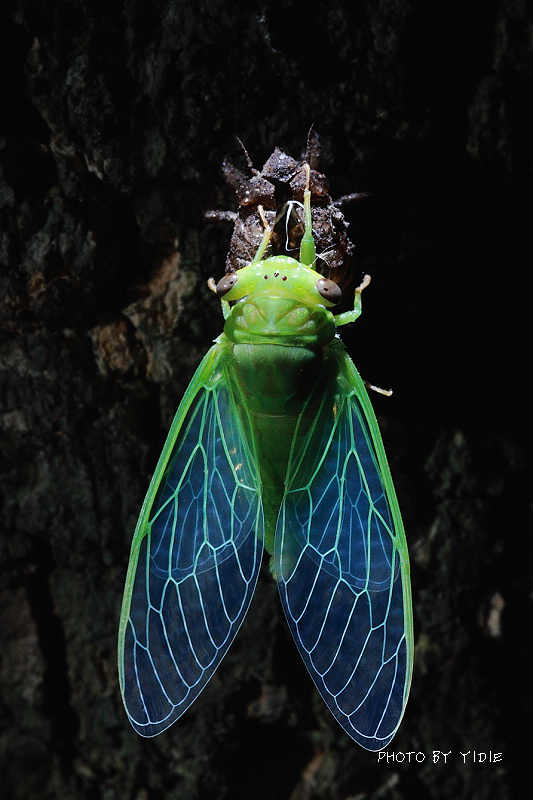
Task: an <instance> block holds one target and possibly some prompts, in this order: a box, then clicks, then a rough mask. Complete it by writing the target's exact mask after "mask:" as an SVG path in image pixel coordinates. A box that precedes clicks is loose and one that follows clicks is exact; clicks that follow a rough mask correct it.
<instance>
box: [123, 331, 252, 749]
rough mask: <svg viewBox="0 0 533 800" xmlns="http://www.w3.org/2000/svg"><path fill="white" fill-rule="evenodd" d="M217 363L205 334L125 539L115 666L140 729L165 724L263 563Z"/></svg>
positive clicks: (232, 412) (230, 627) (231, 399)
mask: <svg viewBox="0 0 533 800" xmlns="http://www.w3.org/2000/svg"><path fill="white" fill-rule="evenodd" d="M223 362H224V359H223V356H221V354H220V349H219V347H218V346H217V345H215V346H214V347H213V348H212V349H211V350H210V351H209V353H208V354H207V356H206V357H205V359H204V360H203V362H202V364H201V365H200V367H199V368H198V370H197V372H196V374H195V376H194V377H193V380H192V382H191V385H190V386H189V389H188V390H187V392H186V394H185V396H184V399H183V401H182V403H181V405H180V407H179V409H178V411H177V414H176V417H175V419H174V422H173V425H172V428H171V430H170V433H169V436H168V439H167V442H166V444H165V447H164V449H163V453H162V455H161V458H160V461H159V463H158V466H157V468H156V472H155V474H154V477H153V479H152V483H151V484H150V488H149V490H148V494H147V496H146V500H145V502H144V505H143V509H142V511H141V516H140V519H139V522H138V525H137V529H136V532H135V535H134V539H133V545H132V551H131V557H130V567H129V571H128V577H127V580H126V589H125V592H124V600H123V606H122V615H121V623H120V634H119V676H120V684H121V690H122V694H123V699H124V704H125V707H126V711H127V713H128V716H129V719H130V722H131V724H132V725H133V727H134V728H135V730H136V731H137V732H138V733H140V734H141V735H142V736H155V735H156V734H158V733H160V732H161V731H163V730H165V729H166V728H168V726H169V725H171V724H172V723H173V722H175V721H176V720H177V719H178V718H179V717H180V716H181V715H182V714H183V712H184V711H185V710H186V709H187V708H188V707H189V706H190V705H191V703H192V702H193V701H194V700H195V699H196V697H197V696H198V694H199V693H200V692H201V691H202V689H203V688H204V686H205V685H206V683H207V681H208V680H209V678H210V677H211V675H212V674H213V672H214V671H215V670H216V668H217V666H218V665H219V663H220V661H221V659H222V658H223V656H224V654H225V653H226V651H227V649H228V647H229V645H230V644H231V642H232V641H233V639H234V637H235V634H236V633H237V630H238V629H239V626H240V624H241V622H242V620H243V618H244V615H245V614H246V611H247V609H248V606H249V604H250V601H251V598H252V595H253V591H254V588H255V584H256V581H257V576H258V572H259V567H260V564H261V556H262V549H263V530H262V528H263V515H262V507H261V502H260V493H259V477H258V471H257V468H256V463H255V460H254V457H253V453H252V450H251V445H250V442H251V441H252V440H251V437H249V435H248V434H247V432H246V431H245V430H244V426H243V422H242V420H241V416H240V415H239V414H238V413H237V407H236V400H237V398H236V397H235V394H234V392H235V391H237V390H236V389H235V388H234V387H232V385H231V382H230V381H229V379H228V376H227V373H226V371H225V369H224V366H223ZM241 402H242V401H241Z"/></svg>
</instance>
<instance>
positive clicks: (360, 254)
mask: <svg viewBox="0 0 533 800" xmlns="http://www.w3.org/2000/svg"><path fill="white" fill-rule="evenodd" d="M0 13H1V16H2V18H1V20H0V40H1V41H0V60H1V61H0V63H1V71H0V95H1V98H0V169H1V170H2V180H1V183H0V215H1V216H0V219H1V229H0V261H1V262H2V264H3V267H2V277H1V288H0V317H1V321H0V333H1V344H0V347H1V352H0V368H1V372H0V376H1V378H0V380H1V384H0V397H1V406H2V408H1V417H0V423H1V437H2V439H1V453H0V465H1V477H0V484H1V489H2V511H1V526H2V531H1V540H0V570H1V573H0V631H1V632H0V636H1V644H0V679H1V696H0V784H1V790H0V791H1V794H2V797H3V798H6V800H19V799H22V798H24V800H26V799H27V798H28V797H32V798H39V799H40V798H43V799H46V800H59V798H61V799H64V798H68V799H69V800H78V799H80V800H81V798H83V799H84V800H85V799H87V800H115V799H116V800H204V799H209V800H210V799H211V798H213V800H218V798H221V799H222V798H230V799H231V800H325V798H328V800H355V799H356V798H357V800H363V799H364V800H367V799H368V800H370V798H374V799H375V800H377V798H380V800H400V799H403V798H405V800H407V799H408V800H419V799H421V800H432V799H433V798H453V799H454V800H461V798H465V800H466V799H467V798H468V800H482V799H483V800H485V799H487V800H488V799H489V798H490V800H493V799H494V800H496V799H497V800H503V798H522V797H523V798H525V797H529V796H530V777H529V772H530V763H529V762H530V753H529V748H528V745H527V742H528V741H530V738H529V737H530V727H531V724H530V723H531V715H532V702H531V701H532V696H531V674H532V669H533V658H532V652H533V651H532V648H531V637H532V624H531V622H532V608H531V598H532V588H533V587H532V569H531V564H532V563H533V560H532V555H533V553H532V537H531V500H532V497H531V486H532V474H531V473H532V459H531V455H532V452H531V450H532V448H531V414H530V413H529V412H530V409H531V395H530V390H529V389H528V388H527V385H528V383H529V380H530V375H529V373H530V370H531V354H530V351H529V347H528V346H529V344H530V340H531V322H530V319H531V285H532V281H531V271H532V264H531V253H532V232H533V224H532V192H531V186H532V142H533V124H532V123H533V77H532V70H531V68H532V54H533V45H532V39H533V22H532V17H531V15H530V12H529V11H528V6H527V4H526V3H525V2H521V1H520V0H498V1H496V0H473V1H472V2H468V3H464V2H447V3H443V2H441V1H440V0H351V1H350V2H349V1H348V0H328V2H324V1H323V0H319V2H315V3H309V2H302V1H301V0H283V2H281V1H280V0H264V2H261V3H253V2H245V0H232V2H227V0H226V1H225V2H224V1H223V0H199V1H198V2H196V3H192V2H186V0H149V1H148V0H105V2H104V0H101V1H99V0H10V1H8V2H3V3H2V9H1V12H0ZM311 123H314V125H315V127H316V129H317V131H318V132H319V134H320V136H321V141H322V144H323V146H324V159H323V162H322V170H323V171H324V172H325V173H326V175H327V176H328V177H329V179H330V182H331V194H332V195H333V196H334V197H338V196H340V195H341V194H345V193H347V192H355V191H369V192H371V193H372V197H371V199H369V200H368V201H366V202H365V203H364V204H358V205H356V206H354V207H353V208H352V209H348V210H347V215H348V218H349V220H350V223H351V226H350V236H351V238H352V240H353V241H354V242H355V244H356V247H357V249H356V264H355V269H356V277H357V276H359V275H360V274H361V273H362V272H364V271H366V272H369V273H371V275H372V278H373V280H372V284H371V287H370V288H369V289H368V290H367V291H366V292H365V295H364V314H363V317H362V318H361V319H360V320H359V321H358V322H357V323H356V324H355V325H353V326H351V329H350V330H348V331H346V332H344V331H343V338H344V340H345V341H346V343H347V345H348V348H349V351H350V353H351V355H352V357H353V359H354V361H355V363H356V365H357V366H358V368H359V369H360V371H361V373H362V375H363V377H365V378H366V379H368V380H371V381H372V382H374V383H377V384H378V385H381V386H384V387H389V386H392V387H393V388H394V395H393V397H392V398H391V399H387V398H383V397H379V396H377V395H373V396H372V401H373V403H374V406H375V408H376V412H377V414H378V416H379V419H380V422H381V425H382V429H383V433H384V439H385V444H386V447H387V450H388V454H389V459H390V462H391V468H392V471H393V474H394V477H395V482H396V485H397V489H398V493H399V499H400V504H401V506H402V509H403V512H404V517H405V523H406V529H407V536H408V541H409V545H410V550H411V557H412V581H413V592H414V609H415V637H416V660H415V671H414V677H413V687H412V693H411V699H410V701H409V704H408V707H407V712H406V715H405V718H404V721H403V724H402V726H401V728H400V731H399V732H398V734H397V736H396V738H395V739H394V740H393V742H392V743H391V745H390V746H389V748H388V753H389V754H392V753H395V754H401V753H403V754H406V753H409V752H412V753H413V754H414V753H417V754H419V755H418V759H419V760H418V762H416V761H415V760H414V758H415V757H414V755H412V756H411V763H409V761H408V758H409V757H408V756H406V755H404V760H403V761H399V760H394V761H393V760H389V762H388V763H387V761H386V760H385V759H382V760H381V761H380V760H378V755H377V754H371V753H367V752H365V751H363V750H361V749H360V748H359V747H357V746H356V745H355V744H354V743H353V742H352V741H351V740H349V739H348V737H347V736H346V735H345V734H344V733H343V732H342V731H341V729H340V728H339V727H338V726H337V724H336V723H335V721H334V720H333V718H332V717H331V716H330V714H329V712H328V711H327V709H326V707H325V705H324V704H323V703H322V701H321V700H320V699H319V698H318V695H317V694H316V692H315V690H314V689H313V687H312V683H311V680H310V678H309V677H308V676H307V673H306V671H305V668H304V667H303V665H302V663H301V661H300V659H299V656H298V655H297V652H296V649H295V647H294V646H293V644H292V641H291V639H290V634H289V632H288V629H287V627H286V625H285V622H284V619H283V618H282V611H281V607H280V604H279V601H278V598H277V596H276V588H275V585H274V583H273V581H272V580H271V579H270V578H269V576H268V574H267V573H266V572H265V573H264V574H262V575H261V577H260V582H259V585H258V589H257V592H256V598H255V600H254V602H253V604H252V607H251V610H250V612H249V614H248V618H247V620H246V622H245V624H244V626H243V628H242V630H241V632H240V633H239V636H238V637H237V639H236V641H235V643H234V645H233V646H232V648H231V650H230V652H229V654H228V655H227V657H226V659H225V660H224V662H223V663H222V666H221V667H220V668H219V670H218V672H217V673H216V675H215V677H214V678H213V680H212V681H211V683H210V684H209V685H208V687H207V688H206V689H205V691H204V692H203V694H202V695H201V696H200V698H199V699H198V701H197V702H196V703H195V705H194V706H193V708H191V710H190V711H189V712H188V713H187V714H186V715H185V716H184V717H183V718H182V719H181V720H180V721H179V722H178V723H177V724H176V725H175V726H174V727H173V728H172V729H170V730H169V731H168V732H166V733H164V734H163V735H161V736H160V737H158V738H156V739H153V740H142V739H141V738H139V737H138V736H137V735H136V734H135V733H134V732H133V730H132V729H131V728H130V726H129V724H128V722H127V720H126V717H125V714H124V711H123V709H122V705H121V700H120V695H119V689H118V684H117V675H116V654H115V649H116V633H117V623H118V615H119V608H120V602H121V595H122V587H123V581H124V577H125V573H126V566H127V562H128V553H129V546H130V541H131V536H132V532H133V529H134V525H135V521H136V517H137V514H138V512H139V509H140V505H141V503H142V499H143V497H144V493H145V491H146V488H147V485H148V481H149V478H150V475H151V471H152V470H153V468H154V466H155V463H156V460H157V457H158V454H159V451H160V449H161V446H162V444H163V441H164V438H165V434H166V431H167V429H168V426H169V424H170V421H171V419H172V415H173V413H174V411H175V409H176V407H177V405H178V402H179V400H180V397H181V394H182V392H183V391H184V389H185V387H186V385H187V383H188V381H189V379H190V377H191V375H192V373H193V370H194V368H195V366H196V365H197V364H198V362H199V360H200V358H201V356H202V355H203V353H204V352H205V351H206V350H207V348H208V347H209V345H210V343H211V340H212V339H213V338H214V337H215V336H216V335H218V333H220V331H221V329H222V317H221V313H220V308H219V303H218V301H217V299H216V297H215V296H214V295H213V294H212V293H211V292H210V291H209V290H208V289H207V287H206V281H207V279H208V278H209V277H210V276H214V277H216V278H219V277H221V275H222V273H223V269H224V261H225V255H226V251H227V248H228V244H229V239H230V234H231V228H230V227H228V228H224V227H221V226H220V225H216V224H214V223H212V222H206V221H205V220H204V219H203V214H204V212H205V211H206V210H209V209H213V208H234V209H235V208H236V201H235V198H234V196H233V194H232V192H231V191H230V190H229V188H227V187H226V186H225V184H224V182H223V180H222V177H221V173H220V164H221V161H222V159H223V157H224V156H226V155H228V154H229V155H230V156H232V157H235V158H237V159H238V158H239V152H240V151H239V146H238V144H237V143H236V139H235V137H236V136H239V137H240V138H241V139H242V140H243V142H244V143H245V145H246V147H247V149H248V151H249V153H250V155H251V157H252V159H253V161H254V163H255V164H256V166H258V167H259V168H260V167H261V164H262V163H263V161H264V160H265V159H266V158H267V157H268V155H269V154H270V153H271V151H272V150H273V148H274V146H275V145H279V146H280V147H282V148H283V149H284V150H286V151H287V152H289V153H290V154H292V155H293V156H295V157H299V156H300V155H301V154H302V152H303V151H304V150H305V143H306V137H307V132H308V129H309V127H310V125H311ZM435 750H436V751H443V752H446V753H448V752H450V755H449V756H448V758H447V763H444V760H443V759H442V757H441V758H440V760H439V761H438V763H433V756H432V754H433V751H435ZM468 751H470V755H469V756H467V757H466V763H463V760H464V759H463V757H462V756H461V752H463V753H466V752H468ZM474 752H475V753H476V754H477V753H480V752H481V753H486V754H487V756H486V760H485V761H482V762H480V761H478V760H477V761H475V762H474V757H473V753H474ZM496 753H502V754H503V755H501V757H500V760H498V761H494V760H491V758H492V759H494V754H496ZM489 754H492V757H490V756H489ZM398 758H399V759H400V758H401V755H399V756H398Z"/></svg>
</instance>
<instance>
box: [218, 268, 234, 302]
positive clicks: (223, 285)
mask: <svg viewBox="0 0 533 800" xmlns="http://www.w3.org/2000/svg"><path fill="white" fill-rule="evenodd" d="M237 281H238V276H237V273H236V272H230V273H229V274H228V275H224V277H223V278H221V279H220V280H219V282H218V283H217V287H216V290H217V296H218V297H224V295H225V294H227V293H228V292H229V290H230V289H233V287H234V286H235V284H236V283H237Z"/></svg>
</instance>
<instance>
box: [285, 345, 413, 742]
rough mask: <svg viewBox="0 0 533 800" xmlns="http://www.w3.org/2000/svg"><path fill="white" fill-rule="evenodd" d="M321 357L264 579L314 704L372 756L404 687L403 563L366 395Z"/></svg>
mask: <svg viewBox="0 0 533 800" xmlns="http://www.w3.org/2000/svg"><path fill="white" fill-rule="evenodd" d="M332 349H333V352H334V359H335V361H336V369H335V370H334V371H333V375H332V377H331V379H330V381H329V385H328V389H327V390H326V392H325V393H324V394H323V397H322V399H321V402H320V406H319V410H318V413H317V415H316V418H315V421H314V424H313V426H312V427H311V429H310V430H309V432H308V433H307V434H306V436H305V438H304V441H303V444H302V445H301V446H299V448H298V452H295V453H293V457H292V465H290V466H289V473H288V478H287V490H286V494H285V499H284V503H283V505H282V509H281V512H280V516H279V519H278V525H277V529H276V544H275V556H274V557H275V569H276V576H277V579H278V586H279V591H280V595H281V601H282V604H283V607H284V610H285V615H286V617H287V620H288V623H289V627H290V629H291V632H292V635H293V637H294V639H295V642H296V644H297V646H298V648H299V650H300V653H301V655H302V657H303V660H304V662H305V664H306V666H307V668H308V670H309V672H310V673H311V676H312V678H313V680H314V682H315V684H316V686H317V688H318V690H319V692H320V694H321V695H322V697H323V699H324V700H325V702H326V704H327V705H328V707H329V709H330V710H331V712H332V713H333V715H334V717H335V718H336V719H337V721H338V722H339V723H340V724H341V726H342V727H343V728H344V730H345V731H346V732H347V733H348V734H349V736H351V737H352V738H353V739H354V740H355V741H356V742H358V744H360V745H361V746H362V747H364V748H366V749H367V750H379V749H381V748H382V747H385V746H386V745H387V744H388V743H389V742H390V740H391V739H392V737H393V735H394V733H395V731H396V730H397V728H398V726H399V724H400V720H401V718H402V715H403V711H404V708H405V704H406V701H407V695H408V691H409V685H410V681H411V671H412V662H413V634H412V612H411V596H410V585H409V561H408V554H407V546H406V541H405V534H404V531H403V526H402V521H401V517H400V513H399V509H398V504H397V501H396V496H395V493H394V488H393V485H392V479H391V476H390V472H389V468H388V465H387V461H386V458H385V454H384V451H383V445H382V442H381V437H380V434H379V430H378V427H377V422H376V419H375V416H374V413H373V410H372V407H371V405H370V401H369V399H368V396H367V393H366V389H365V387H364V386H363V383H362V381H361V379H360V377H359V374H358V373H357V370H356V369H355V367H354V365H353V363H352V362H351V360H350V359H349V358H348V356H347V355H346V353H345V352H344V349H343V348H342V345H340V343H338V344H335V345H334V346H333V348H332ZM295 441H297V439H295Z"/></svg>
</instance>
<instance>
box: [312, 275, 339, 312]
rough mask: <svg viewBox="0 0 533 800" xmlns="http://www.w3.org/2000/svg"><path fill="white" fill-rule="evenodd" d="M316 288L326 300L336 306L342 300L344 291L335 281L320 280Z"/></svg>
mask: <svg viewBox="0 0 533 800" xmlns="http://www.w3.org/2000/svg"><path fill="white" fill-rule="evenodd" d="M316 288H317V289H318V291H319V294H320V296H321V297H323V298H324V300H327V301H328V302H330V303H332V305H334V306H336V305H337V304H338V303H340V301H341V300H342V291H341V288H340V286H338V284H336V283H335V281H330V280H329V279H328V278H320V279H319V280H318V281H317V282H316Z"/></svg>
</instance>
